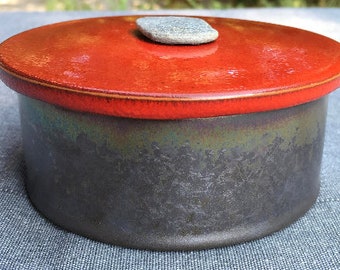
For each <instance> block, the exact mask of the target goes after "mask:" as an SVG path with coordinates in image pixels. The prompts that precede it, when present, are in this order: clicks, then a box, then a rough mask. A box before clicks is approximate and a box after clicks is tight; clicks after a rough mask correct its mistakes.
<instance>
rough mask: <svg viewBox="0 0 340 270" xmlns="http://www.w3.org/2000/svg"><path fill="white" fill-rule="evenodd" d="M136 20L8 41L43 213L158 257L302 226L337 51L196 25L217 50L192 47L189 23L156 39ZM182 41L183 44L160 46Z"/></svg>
mask: <svg viewBox="0 0 340 270" xmlns="http://www.w3.org/2000/svg"><path fill="white" fill-rule="evenodd" d="M138 18H139V17H138V16H123V17H101V18H91V19H82V20H75V21H68V22H61V23H57V24H52V25H46V26H42V27H39V28H35V29H32V30H29V31H26V32H23V33H20V34H18V35H16V36H13V37H11V38H9V39H8V40H6V41H4V42H3V43H2V44H0V76H1V79H2V80H3V81H4V83H5V84H7V85H8V86H9V87H10V88H12V89H13V90H15V91H16V92H18V96H19V101H20V113H21V124H22V133H23V142H24V152H25V163H26V167H27V177H26V187H27V191H28V194H29V197H30V199H31V201H32V203H33V204H34V206H35V207H36V208H37V210H38V211H40V212H41V213H42V214H43V215H44V216H46V217H47V218H48V219H49V220H51V221H53V222H54V223H56V224H58V225H60V226H61V227H62V228H65V229H67V230H70V231H72V232H75V233H78V234H81V235H84V236H87V237H89V238H92V239H95V240H99V241H103V242H107V243H111V244H117V245H122V246H126V247H134V248H146V249H157V250H183V249H202V248H211V247H217V246H224V245H230V244H235V243H240V242H243V241H248V240H252V239H255V238H260V237H262V236H265V235H268V234H270V233H272V232H275V231H277V230H279V229H281V228H283V227H285V226H287V225H288V224H290V223H291V222H293V221H295V220H296V219H297V218H299V217H300V216H301V215H303V214H304V213H305V212H306V211H307V210H308V209H309V208H310V207H311V205H312V204H313V203H314V201H315V199H316V198H317V195H318V191H319V174H320V164H321V158H322V149H323V138H324V132H325V118H326V112H327V94H328V93H330V92H331V91H333V90H335V89H336V88H337V87H338V86H339V85H340V45H339V43H338V42H336V41H334V40H331V39H329V38H326V37H323V36H320V35H317V34H314V33H311V32H307V31H303V30H299V29H296V28H291V27H285V26H280V25H273V24H267V23H261V22H254V21H244V20H236V19H227V18H213V17H206V18H196V19H200V20H199V21H200V22H199V24H203V25H205V24H206V25H205V26H204V27H203V29H205V30H207V32H208V34H207V35H208V36H209V38H211V40H205V41H204V42H199V44H198V43H197V42H196V41H195V42H186V43H183V39H184V41H185V40H188V39H187V38H188V36H187V34H188V35H189V36H190V35H191V37H190V38H193V37H196V36H197V37H198V39H199V38H200V37H201V36H202V35H201V34H202V32H200V31H203V30H199V31H198V32H197V33H195V32H194V31H197V27H196V26H194V27H193V26H192V24H191V22H189V23H187V21H190V20H191V19H192V18H188V17H177V16H171V17H164V16H162V17H159V18H158V19H157V18H153V17H152V19H150V18H147V22H148V23H150V20H151V22H152V27H155V25H156V27H155V29H156V31H157V29H158V30H159V29H161V30H162V31H158V32H157V35H154V34H153V32H152V31H151V33H150V32H149V28H147V29H145V28H144V27H145V25H143V23H142V25H141V23H136V20H137V19H138ZM143 19H144V18H143ZM154 19H157V20H156V21H154ZM183 19H184V21H183ZM148 20H149V21H148ZM169 20H170V21H169ZM141 21H142V22H143V20H141ZM141 21H139V22H141ZM160 21H161V24H158V23H159V22H160ZM164 21H165V22H166V23H164ZM178 22H180V23H178ZM176 23H177V24H176ZM169 25H171V27H169ZM147 26H150V25H147ZM205 27H207V28H205ZM210 27H211V28H210ZM198 28H199V27H198ZM173 29H175V30H173ZM200 29H201V28H200ZM205 30H204V31H205ZM169 31H170V32H171V31H172V34H174V35H175V39H176V38H178V37H179V39H180V40H182V43H179V42H178V40H177V39H176V42H171V44H167V43H163V41H162V40H158V39H154V37H155V36H156V38H158V37H159V35H162V34H163V33H166V34H167V33H168V32H169ZM214 31H216V32H214ZM176 33H177V34H178V33H181V34H180V35H177V37H176ZM192 33H194V34H192ZM203 36H204V35H203ZM212 36H213V37H212ZM206 37H207V36H205V38H206ZM172 38H173V37H172V36H170V38H169V36H167V37H166V40H169V39H170V40H173V39H172ZM330 132H331V131H330Z"/></svg>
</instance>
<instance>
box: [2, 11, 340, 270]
mask: <svg viewBox="0 0 340 270" xmlns="http://www.w3.org/2000/svg"><path fill="white" fill-rule="evenodd" d="M168 12H169V11H168ZM163 13H164V12H163ZM170 13H174V12H170ZM175 13H176V14H189V15H212V16H221V17H234V18H242V19H252V20H261V21H267V22H274V23H279V24H285V25H291V26H295V27H299V28H304V29H308V30H311V31H314V32H317V33H320V34H323V35H326V36H329V37H331V38H333V39H335V40H337V41H340V9H339V8H333V9H245V10H241V9H238V10H224V11H204V10H203V11H176V12H175ZM120 14H126V13H124V12H52V13H24V12H0V42H1V41H3V40H4V39H6V38H8V37H10V36H11V35H14V34H16V33H18V32H21V31H23V30H26V29H29V28H32V27H36V26H40V25H43V24H47V23H53V22H58V21H64V20H70V19H76V18H84V17H94V16H96V17H97V16H107V15H120ZM306 42H308V41H307V40H306ZM339 117H340V91H335V92H333V93H332V94H331V95H330V97H329V111H328V118H327V131H326V138H325V148H324V155H323V163H322V171H321V191H320V196H319V198H318V200H317V202H316V204H315V205H314V207H312V209H311V210H310V211H309V212H308V213H307V214H306V215H305V216H304V217H302V218H301V219H299V220H298V221H297V222H295V223H294V224H292V225H291V226H289V227H288V228H286V229H284V230H282V231H280V232H277V233H275V234H273V235H271V236H267V237H265V238H263V239H260V240H256V241H252V242H248V243H244V244H240V245H235V246H229V247H223V248H217V249H210V250H203V251H191V252H154V251H143V250H133V249H127V248H121V247H117V246H111V245H107V244H102V243H99V242H95V241H91V240H89V239H86V238H83V237H81V236H78V235H75V234H72V233H69V232H66V231H64V230H62V229H61V228H59V227H57V226H55V225H53V224H51V223H50V222H49V221H48V220H46V219H45V218H44V217H42V216H41V215H40V214H39V213H38V212H37V211H36V210H35V209H34V208H33V207H32V206H31V204H30V202H29V200H28V198H27V195H26V192H25V188H24V179H25V174H24V170H23V164H24V161H23V152H22V143H21V129H20V121H19V115H18V103H17V97H16V94H15V93H14V92H13V91H11V90H9V89H8V88H7V87H6V86H5V85H4V84H2V83H0V269H6V270H7V269H44V270H46V269H82V270H83V269H132V270H137V269H138V270H142V269H155V270H156V269H157V270H158V269H176V270H182V269H188V270H189V269H195V270H196V269H202V270H203V269H204V270H212V269H214V270H216V269H340V170H339V165H340V120H339Z"/></svg>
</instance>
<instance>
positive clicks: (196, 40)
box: [136, 16, 218, 45]
mask: <svg viewBox="0 0 340 270" xmlns="http://www.w3.org/2000/svg"><path fill="white" fill-rule="evenodd" d="M136 24H137V26H138V29H139V31H141V32H142V33H143V34H144V35H145V36H146V37H148V38H150V39H151V40H153V41H156V42H159V43H164V44H191V45H199V44H203V43H208V42H212V41H214V40H215V39H216V38H217V37H218V32H217V31H216V30H215V29H213V28H212V27H211V26H210V25H209V24H208V23H207V22H206V21H204V20H202V19H198V18H192V17H176V16H155V17H154V16H153V17H151V16H149V17H148V16H146V17H143V18H140V19H138V20H137V21H136Z"/></svg>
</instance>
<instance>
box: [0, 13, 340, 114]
mask: <svg viewBox="0 0 340 270" xmlns="http://www.w3.org/2000/svg"><path fill="white" fill-rule="evenodd" d="M137 18H138V17H137V16H130V17H104V18H91V19H83V20H76V21H69V22H63V23H58V24H53V25H47V26H43V27H40V28H36V29H33V30H29V31H26V32H23V33H21V34H18V35H16V36H14V37H11V38H9V39H8V40H6V41H4V42H3V43H2V44H0V70H1V72H0V75H1V78H2V80H3V81H4V82H5V83H6V84H7V85H8V86H10V87H11V88H12V89H14V90H16V91H17V92H19V93H22V94H24V95H27V96H30V97H33V98H36V99H40V100H43V101H46V102H49V103H51V104H56V105H60V106H62V107H65V108H69V109H72V110H77V111H85V112H93V113H100V114H107V115H113V116H121V117H131V118H145V119H181V118H196V117H212V116H221V115H232V114H243V113H252V112H261V111H267V110H275V109H281V108H286V107H290V106H295V105H298V104H302V103H306V102H309V101H312V100H315V99H318V98H320V97H322V96H324V95H326V94H328V93H329V92H331V91H332V90H334V89H336V88H337V87H338V86H339V85H340V44H339V43H338V42H336V41H334V40H331V39H329V38H326V37H323V36H320V35H317V34H314V33H311V32H307V31H303V30H299V29H295V28H291V27H284V26H279V25H273V24H267V23H260V22H252V21H243V20H235V19H225V18H204V20H205V21H206V22H208V23H209V24H210V25H211V26H212V27H213V28H215V29H216V30H217V31H218V32H219V37H218V39H217V40H216V41H214V42H211V43H208V44H203V45H196V46H191V45H185V46H184V45H164V44H158V43H153V42H151V41H149V40H147V39H146V38H143V37H142V36H141V35H140V33H139V32H138V30H137V27H136V23H135V20H136V19H137Z"/></svg>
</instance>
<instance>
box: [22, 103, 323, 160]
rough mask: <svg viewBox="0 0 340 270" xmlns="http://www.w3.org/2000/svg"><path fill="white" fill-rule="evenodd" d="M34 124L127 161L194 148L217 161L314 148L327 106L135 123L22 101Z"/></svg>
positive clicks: (131, 120) (137, 121)
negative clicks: (226, 155)
mask: <svg viewBox="0 0 340 270" xmlns="http://www.w3.org/2000/svg"><path fill="white" fill-rule="evenodd" d="M21 99H22V101H23V102H22V104H23V105H22V106H25V108H26V110H27V112H29V114H30V115H31V116H30V121H32V124H33V125H37V126H39V128H41V129H42V130H43V133H44V134H47V136H51V139H52V140H53V137H54V136H63V137H64V138H65V139H66V140H67V141H69V142H70V144H76V142H77V139H78V138H79V136H80V135H82V136H86V137H87V139H88V140H90V141H91V142H94V143H95V144H96V147H97V148H100V147H105V148H107V149H109V150H110V151H114V152H117V153H119V154H121V155H122V156H124V157H125V158H136V157H137V156H138V154H139V153H140V152H141V151H148V152H150V153H152V152H153V151H155V146H156V147H160V148H163V149H166V148H176V147H181V146H184V145H189V146H190V148H191V149H192V150H194V151H201V152H204V151H206V150H207V149H209V150H212V155H213V156H214V157H215V158H217V156H218V152H219V151H221V150H222V149H231V148H235V147H240V148H242V149H246V150H247V151H253V150H254V149H255V148H259V147H260V148H261V146H263V147H265V146H266V145H270V144H272V143H273V142H274V140H276V139H277V138H281V139H282V140H283V141H282V143H281V144H280V147H281V148H283V149H282V150H285V149H284V148H286V149H287V148H290V147H294V146H302V145H305V144H311V143H312V142H313V140H314V139H315V138H316V137H317V136H318V132H319V130H320V127H321V126H322V125H324V117H325V113H326V109H327V108H326V106H323V104H324V102H323V101H322V100H319V101H317V102H311V103H308V104H304V105H300V106H297V107H292V108H288V109H284V110H278V111H272V112H264V113H256V114H247V115H236V116H226V117H216V118H205V119H203V118H202V119H187V120H173V121H169V120H167V121H154V120H135V119H125V118H115V117H108V116H102V115H93V114H88V113H80V112H72V111H68V110H64V109H62V108H59V107H56V106H53V105H49V104H46V103H44V102H41V101H37V100H33V99H30V98H27V97H23V96H21Z"/></svg>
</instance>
